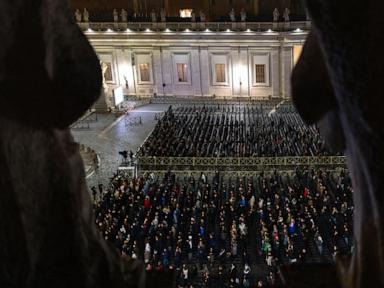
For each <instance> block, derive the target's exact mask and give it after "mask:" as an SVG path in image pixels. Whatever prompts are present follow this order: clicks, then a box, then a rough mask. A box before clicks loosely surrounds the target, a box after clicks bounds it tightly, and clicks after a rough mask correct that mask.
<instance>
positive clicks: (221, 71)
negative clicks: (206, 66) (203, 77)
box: [215, 64, 226, 83]
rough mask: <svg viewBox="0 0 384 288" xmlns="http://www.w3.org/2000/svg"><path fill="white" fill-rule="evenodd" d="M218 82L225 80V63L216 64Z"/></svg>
mask: <svg viewBox="0 0 384 288" xmlns="http://www.w3.org/2000/svg"><path fill="white" fill-rule="evenodd" d="M215 70H216V82H217V83H224V82H226V81H225V64H216V66H215Z"/></svg>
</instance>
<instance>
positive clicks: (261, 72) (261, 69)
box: [256, 64, 265, 83]
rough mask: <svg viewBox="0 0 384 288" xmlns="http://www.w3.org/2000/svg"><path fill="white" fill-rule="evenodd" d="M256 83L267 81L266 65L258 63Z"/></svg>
mask: <svg viewBox="0 0 384 288" xmlns="http://www.w3.org/2000/svg"><path fill="white" fill-rule="evenodd" d="M256 83H265V65H264V64H256Z"/></svg>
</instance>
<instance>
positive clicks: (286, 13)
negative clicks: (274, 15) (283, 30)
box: [283, 8, 291, 22]
mask: <svg viewBox="0 0 384 288" xmlns="http://www.w3.org/2000/svg"><path fill="white" fill-rule="evenodd" d="M290 13H291V12H290V11H289V9H288V8H285V10H284V16H283V17H284V21H285V22H289V14H290Z"/></svg>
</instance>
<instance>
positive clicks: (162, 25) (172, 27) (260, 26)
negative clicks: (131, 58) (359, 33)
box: [78, 21, 311, 33]
mask: <svg viewBox="0 0 384 288" xmlns="http://www.w3.org/2000/svg"><path fill="white" fill-rule="evenodd" d="M78 24H79V26H80V28H81V29H82V30H83V31H87V30H89V31H96V32H98V31H100V32H103V31H104V32H112V31H123V32H133V33H134V32H146V33H149V32H165V33H171V32H196V31H203V32H225V33H230V32H232V31H244V32H284V31H291V32H293V33H300V32H302V31H308V30H310V29H311V22H310V21H293V22H79V23H78ZM207 29H208V30H207Z"/></svg>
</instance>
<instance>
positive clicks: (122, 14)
mask: <svg viewBox="0 0 384 288" xmlns="http://www.w3.org/2000/svg"><path fill="white" fill-rule="evenodd" d="M120 17H121V22H127V21H128V13H127V11H126V10H125V9H121V12H120Z"/></svg>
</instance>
